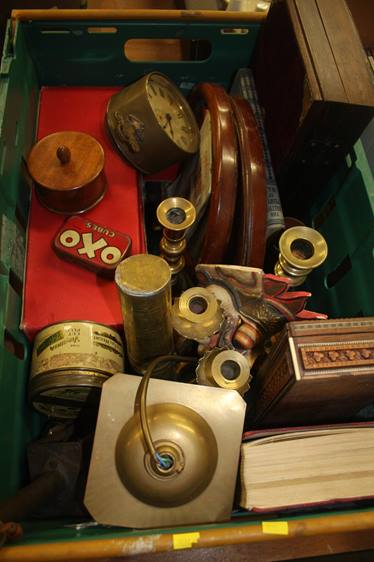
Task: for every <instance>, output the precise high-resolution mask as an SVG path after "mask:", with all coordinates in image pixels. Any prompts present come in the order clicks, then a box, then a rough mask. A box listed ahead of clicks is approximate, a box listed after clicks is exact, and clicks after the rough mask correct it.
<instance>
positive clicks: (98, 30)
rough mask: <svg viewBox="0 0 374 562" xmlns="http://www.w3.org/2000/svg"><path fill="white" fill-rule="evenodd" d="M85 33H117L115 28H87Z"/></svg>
mask: <svg viewBox="0 0 374 562" xmlns="http://www.w3.org/2000/svg"><path fill="white" fill-rule="evenodd" d="M87 33H112V34H114V33H118V28H117V27H87Z"/></svg>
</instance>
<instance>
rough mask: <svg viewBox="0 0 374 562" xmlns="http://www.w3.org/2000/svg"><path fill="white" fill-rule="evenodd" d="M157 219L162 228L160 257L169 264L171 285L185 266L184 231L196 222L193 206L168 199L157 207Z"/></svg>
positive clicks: (185, 200)
mask: <svg viewBox="0 0 374 562" xmlns="http://www.w3.org/2000/svg"><path fill="white" fill-rule="evenodd" d="M157 219H158V221H159V223H160V224H161V225H162V226H163V227H164V230H163V238H162V239H161V242H160V255H161V257H162V258H164V260H165V261H167V263H168V264H169V267H170V270H171V276H172V277H171V283H172V284H174V283H175V282H176V279H177V276H178V274H179V273H180V272H181V271H182V269H183V268H184V266H185V258H184V252H185V250H186V246H187V243H186V238H185V236H186V231H187V229H188V228H190V227H191V226H192V225H193V223H194V222H195V220H196V210H195V207H194V205H192V203H191V202H190V201H188V200H187V199H183V198H182V197H169V198H168V199H165V200H164V201H162V202H161V203H160V204H159V206H158V207H157Z"/></svg>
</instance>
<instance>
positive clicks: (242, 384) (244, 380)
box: [196, 348, 252, 395]
mask: <svg viewBox="0 0 374 562" xmlns="http://www.w3.org/2000/svg"><path fill="white" fill-rule="evenodd" d="M196 377H197V383H198V384H203V385H207V386H219V387H220V388H226V389H228V390H237V391H238V392H239V394H241V395H243V394H244V393H245V392H247V390H249V382H250V381H251V380H252V375H251V374H250V368H249V363H248V360H247V359H246V358H245V357H244V356H243V355H242V354H241V353H239V352H238V351H235V350H233V349H218V348H217V349H213V350H212V351H208V352H207V353H206V354H205V355H204V356H203V357H202V359H200V361H199V365H198V367H197V369H196Z"/></svg>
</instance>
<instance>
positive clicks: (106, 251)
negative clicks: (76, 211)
mask: <svg viewBox="0 0 374 562" xmlns="http://www.w3.org/2000/svg"><path fill="white" fill-rule="evenodd" d="M53 247H54V250H55V251H56V253H57V254H58V255H59V256H60V257H61V258H64V259H67V260H69V261H74V262H76V263H79V264H80V265H82V266H83V267H87V268H89V269H92V270H93V271H95V272H96V273H98V274H100V275H105V276H110V277H114V270H115V268H116V267H117V265H118V263H119V262H120V261H122V260H123V259H124V258H126V257H127V256H128V255H129V254H130V250H131V238H130V236H129V235H128V234H124V233H122V232H118V230H113V229H112V228H108V227H106V226H102V225H99V224H96V223H94V222H93V221H91V220H90V219H89V218H83V217H78V216H74V217H71V218H69V219H68V220H67V221H66V222H64V224H63V226H62V227H61V229H60V230H59V232H58V233H57V236H56V238H55V239H54V243H53Z"/></svg>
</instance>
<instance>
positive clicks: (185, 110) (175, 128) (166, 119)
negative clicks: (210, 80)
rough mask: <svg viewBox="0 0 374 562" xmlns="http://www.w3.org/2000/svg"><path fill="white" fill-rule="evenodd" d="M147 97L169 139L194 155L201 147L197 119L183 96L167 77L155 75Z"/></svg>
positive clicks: (148, 84)
mask: <svg viewBox="0 0 374 562" xmlns="http://www.w3.org/2000/svg"><path fill="white" fill-rule="evenodd" d="M147 95H148V99H149V103H150V105H151V108H152V111H153V113H154V115H155V116H156V119H157V121H158V123H159V125H160V126H161V127H162V129H163V130H164V131H165V133H166V134H167V135H168V136H169V138H170V139H171V140H172V141H173V142H174V143H175V144H176V145H177V146H178V147H179V148H181V149H182V150H183V151H185V152H189V153H191V154H194V153H195V152H196V151H197V149H198V146H199V130H198V127H197V123H196V120H195V117H194V115H193V113H192V111H191V109H190V107H189V105H188V103H187V101H186V100H185V99H184V97H183V95H182V94H181V93H180V92H179V90H178V88H176V87H175V86H174V85H173V84H172V83H171V82H170V81H169V80H168V79H167V78H166V77H164V76H162V75H161V74H157V73H153V74H151V75H150V76H149V79H148V81H147Z"/></svg>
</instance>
